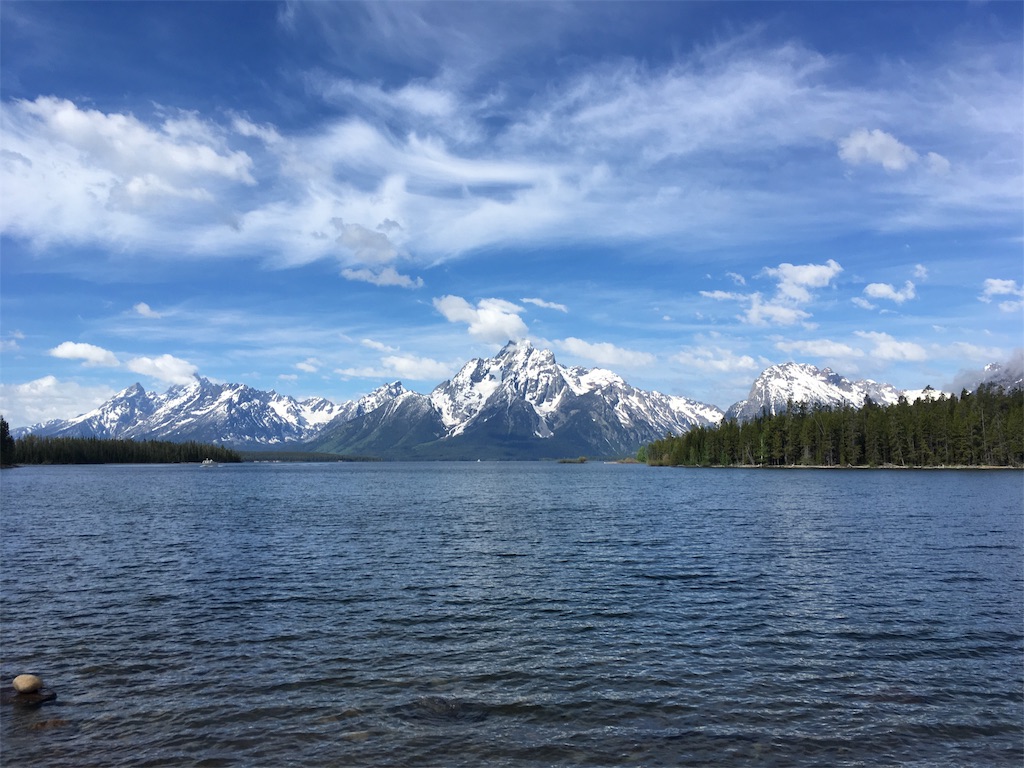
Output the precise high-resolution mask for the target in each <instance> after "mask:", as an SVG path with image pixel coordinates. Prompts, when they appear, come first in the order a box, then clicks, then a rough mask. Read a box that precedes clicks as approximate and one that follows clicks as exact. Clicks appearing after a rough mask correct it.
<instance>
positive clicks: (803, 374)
mask: <svg viewBox="0 0 1024 768" xmlns="http://www.w3.org/2000/svg"><path fill="white" fill-rule="evenodd" d="M901 395H902V396H903V397H905V398H906V399H907V400H908V401H909V402H911V403H912V402H914V401H915V400H918V399H920V398H925V397H932V396H935V397H937V396H938V395H939V392H938V391H937V390H933V389H928V388H925V389H905V390H900V389H896V387H894V386H892V385H891V384H880V383H878V382H877V381H872V380H871V379H862V380H860V381H850V380H849V379H847V378H845V377H843V376H840V375H839V374H838V373H835V372H834V371H833V370H831V369H830V368H816V367H814V366H813V365H807V364H805V363H783V364H782V365H773V366H772V367H771V368H768V369H766V370H765V371H764V372H763V373H761V375H760V376H758V377H757V380H756V381H755V382H754V385H753V386H752V387H751V388H750V394H748V395H747V397H746V399H745V400H740V401H739V402H737V403H733V405H731V406H730V407H729V409H728V410H727V411H726V412H725V418H726V419H735V420H736V421H748V420H749V419H753V418H756V417H757V416H760V415H761V414H762V413H764V412H767V413H768V414H769V415H775V414H777V413H782V412H784V411H785V410H786V407H787V404H788V403H793V404H794V405H796V404H800V403H806V404H808V405H821V406H825V407H827V408H840V407H843V406H851V407H853V408H860V407H861V406H863V405H864V401H865V399H867V398H871V400H872V402H875V403H877V404H878V405H892V404H894V403H896V402H897V401H898V400H899V398H900V396H901Z"/></svg>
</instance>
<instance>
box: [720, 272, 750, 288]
mask: <svg viewBox="0 0 1024 768" xmlns="http://www.w3.org/2000/svg"><path fill="white" fill-rule="evenodd" d="M725 276H726V277H728V278H729V279H731V280H732V281H733V282H734V283H736V285H746V284H747V279H746V278H745V277H743V275H741V274H738V273H736V272H726V273H725Z"/></svg>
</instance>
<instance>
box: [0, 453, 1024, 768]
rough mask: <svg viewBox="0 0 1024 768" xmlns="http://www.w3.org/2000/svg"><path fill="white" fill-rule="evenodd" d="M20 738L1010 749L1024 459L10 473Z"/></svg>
mask: <svg viewBox="0 0 1024 768" xmlns="http://www.w3.org/2000/svg"><path fill="white" fill-rule="evenodd" d="M0 491H2V509H3V515H2V518H0V524H2V531H0V533H2V535H0V541H2V556H3V569H2V574H0V578H2V584H0V586H2V590H0V611H2V612H0V620H2V627H3V635H2V656H0V667H2V668H0V672H2V674H3V675H5V676H6V677H7V678H8V679H10V678H13V676H14V675H15V674H17V673H19V672H22V671H34V672H37V673H39V674H41V675H42V676H43V677H44V679H45V680H46V681H47V683H48V684H49V685H50V686H51V687H53V688H55V689H57V690H58V692H59V696H60V698H59V700H58V702H57V703H56V704H52V705H46V706H44V707H42V708H40V709H38V710H24V709H20V708H14V707H10V708H7V709H5V710H4V711H3V712H0V719H2V723H0V740H2V745H3V750H4V757H5V758H7V756H8V755H19V754H31V755H32V758H33V764H34V765H87V764H103V765H125V766H128V765H130V766H138V765H173V764H200V765H211V766H213V765H282V764H295V765H337V766H360V765H367V766H369V765H374V766H387V765H446V766H448V765H498V766H501V765H508V766H513V765H514V766H520V765H521V766H541V765H616V766H617V765H672V766H675V765H710V764H713V765H729V764H736V765H787V766H788V765H823V764H829V765H865V764H872V765H873V764H890V765H896V764H898V765H944V764H956V765H1015V766H1016V765H1020V764H1021V762H1022V760H1024V746H1022V737H1024V728H1022V722H1024V703H1022V694H1021V692H1022V688H1024V662H1022V651H1024V638H1022V633H1021V625H1022V618H1024V607H1022V595H1024V589H1022V587H1024V580H1022V570H1024V565H1022V563H1024V559H1022V557H1021V554H1022V546H1024V545H1022V542H1024V535H1022V519H1021V515H1020V510H1021V501H1022V486H1021V474H1020V473H1013V472H1006V473H1004V472H988V473H982V472H959V473H957V472H910V471H906V472H885V471H877V472H867V471H860V472H844V471H831V472H816V471H803V472H801V471H792V472H756V471H731V470H666V469H660V470H658V469H649V468H646V467H638V466H609V465H599V464H588V465H556V464H486V463H482V464H476V463H473V464H373V465H332V466H325V465H240V466H224V467H221V468H220V469H219V470H218V471H216V472H209V471H206V472H203V471H200V470H199V469H198V468H193V467H184V466H179V467H53V468H23V469H18V470H14V471H6V472H4V474H3V478H2V486H0Z"/></svg>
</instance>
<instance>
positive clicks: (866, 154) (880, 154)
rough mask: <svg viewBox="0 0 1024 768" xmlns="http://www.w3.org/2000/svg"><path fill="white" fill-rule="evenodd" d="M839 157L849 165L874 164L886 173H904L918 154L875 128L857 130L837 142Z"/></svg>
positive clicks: (914, 161)
mask: <svg viewBox="0 0 1024 768" xmlns="http://www.w3.org/2000/svg"><path fill="white" fill-rule="evenodd" d="M839 157H840V158H842V159H843V160H844V161H845V162H847V163H849V164H850V165H860V164H861V163H875V164H877V165H880V166H882V167H883V168H885V169H886V170H887V171H905V170H907V168H908V167H910V165H912V164H913V163H916V162H917V159H918V154H917V152H915V151H914V150H912V149H911V148H910V147H908V146H907V145H906V144H903V143H902V142H900V141H899V140H898V139H897V138H896V137H895V136H893V135H892V134H889V133H886V132H885V131H881V130H879V129H877V128H875V129H874V130H871V131H869V130H867V129H866V128H858V129H857V130H855V131H853V132H852V133H851V134H850V135H849V136H847V137H846V138H844V139H840V140H839Z"/></svg>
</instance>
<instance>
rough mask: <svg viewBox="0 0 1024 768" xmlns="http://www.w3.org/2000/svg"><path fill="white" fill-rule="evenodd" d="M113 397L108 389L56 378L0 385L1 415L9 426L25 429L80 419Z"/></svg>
mask: <svg viewBox="0 0 1024 768" xmlns="http://www.w3.org/2000/svg"><path fill="white" fill-rule="evenodd" d="M115 394H116V391H115V390H114V389H112V388H111V387H107V386H103V385H98V386H86V385H83V384H79V383H77V382H74V381H60V380H59V379H57V377H55V376H43V377H42V378H40V379H35V380H34V381H29V382H26V383H24V384H3V383H0V413H3V415H4V418H6V419H7V422H8V423H9V424H10V425H11V426H12V427H27V426H30V425H32V424H41V423H43V422H46V421H50V420H51V419H70V418H73V417H75V416H80V415H81V414H83V413H88V412H89V411H91V410H92V409H93V408H95V407H96V406H98V405H99V404H100V403H103V402H105V401H107V400H109V399H110V398H111V397H113V396H114V395H115Z"/></svg>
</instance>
